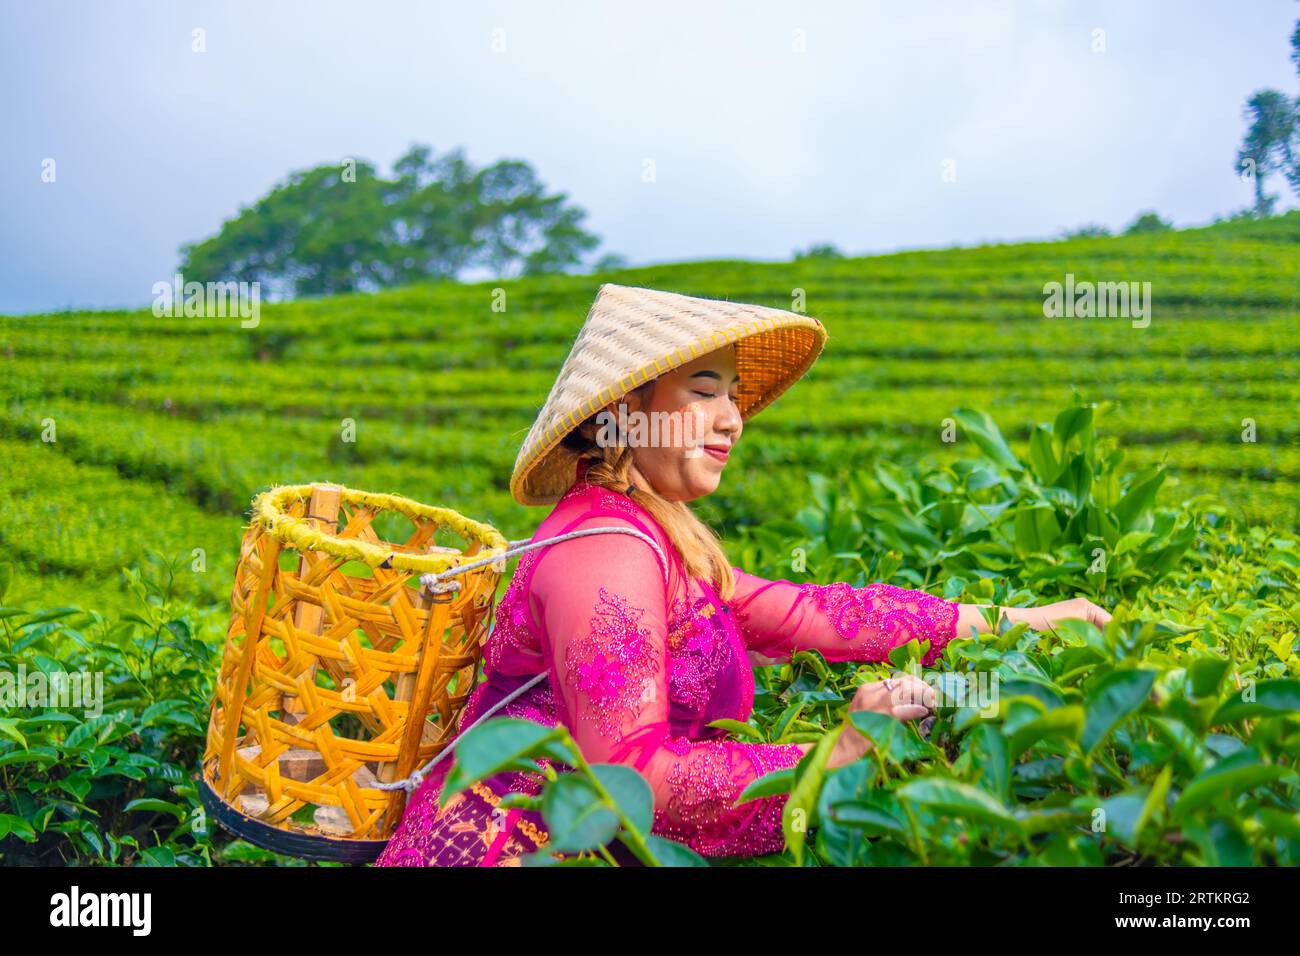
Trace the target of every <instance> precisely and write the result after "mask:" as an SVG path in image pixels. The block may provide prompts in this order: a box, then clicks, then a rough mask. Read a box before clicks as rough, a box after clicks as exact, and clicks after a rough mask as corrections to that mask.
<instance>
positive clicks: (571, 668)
mask: <svg viewBox="0 0 1300 956" xmlns="http://www.w3.org/2000/svg"><path fill="white" fill-rule="evenodd" d="M619 524H626V525H627V526H630V527H635V528H637V529H638V530H642V531H648V529H647V528H646V526H645V525H643V524H642V523H641V522H640V521H637V520H635V519H628V520H627V521H626V522H624V521H623V519H621V518H618V517H612V516H601V517H595V518H589V519H587V520H585V521H583V522H582V523H581V525H580V526H582V527H595V526H614V525H619ZM657 540H660V541H661V542H662V541H663V539H662V538H657ZM664 544H665V545H666V542H664ZM665 552H666V553H671V552H670V551H669V550H668V549H667V547H665ZM532 593H533V595H534V598H535V601H536V612H535V619H536V620H537V622H539V623H540V624H541V625H542V627H541V631H542V633H543V640H542V644H543V652H544V654H545V655H546V658H547V663H548V667H549V668H550V671H551V678H552V681H553V683H554V686H555V687H556V689H557V695H556V697H557V700H556V703H557V711H558V713H559V715H560V718H561V719H562V720H563V722H564V723H565V725H566V726H567V727H568V728H569V730H570V732H571V733H572V734H573V736H574V738H575V740H576V741H577V743H578V746H579V747H580V748H581V750H582V753H583V756H584V757H585V758H586V759H587V760H588V761H590V762H593V763H623V764H627V765H629V766H633V767H635V768H636V769H637V770H639V771H640V772H641V774H642V775H643V776H644V777H645V779H646V780H647V782H648V783H649V784H650V787H651V790H652V791H653V793H654V806H655V810H654V825H653V827H652V832H653V833H656V834H658V835H661V836H665V837H669V838H671V839H675V840H677V841H679V842H682V843H685V844H687V845H688V846H690V847H691V848H692V849H694V850H695V851H696V852H698V853H700V854H702V855H705V856H751V855H758V854H762V853H771V852H778V851H780V850H781V849H782V848H783V847H784V845H785V840H784V836H783V834H782V830H781V811H782V808H783V806H784V804H785V801H786V799H787V797H786V795H784V794H781V795H775V796H770V797H763V798H760V799H758V800H753V801H748V802H746V803H743V804H740V805H738V806H735V805H734V804H735V800H736V797H738V796H739V795H740V793H741V791H742V790H744V788H745V787H746V786H747V785H748V784H749V783H750V782H752V781H753V780H755V779H756V778H758V777H760V776H762V775H764V774H766V773H768V772H769V771H772V770H776V769H780V768H785V767H793V766H794V765H795V764H796V763H798V761H799V759H800V758H801V757H802V756H803V751H802V750H801V748H799V747H798V746H796V745H793V744H754V743H749V742H744V741H733V740H728V739H709V740H693V739H689V738H686V737H682V736H676V735H674V734H673V733H672V732H671V729H670V725H669V693H668V666H667V658H666V654H667V624H666V618H667V606H668V600H667V597H668V595H667V585H666V583H665V574H664V570H663V568H662V566H661V564H660V562H659V559H658V557H657V556H656V554H655V552H654V551H653V550H652V549H651V548H650V546H649V545H648V544H646V543H645V542H644V541H641V540H638V539H636V538H633V537H631V536H629V535H619V534H607V535H597V536H591V537H586V538H576V539H572V540H570V541H566V542H565V543H564V544H563V546H560V547H556V548H553V549H550V550H549V551H547V552H545V557H543V558H542V559H541V560H540V561H539V563H538V565H537V569H536V571H535V575H534V578H533V588H532ZM742 666H747V665H744V664H743V662H742Z"/></svg>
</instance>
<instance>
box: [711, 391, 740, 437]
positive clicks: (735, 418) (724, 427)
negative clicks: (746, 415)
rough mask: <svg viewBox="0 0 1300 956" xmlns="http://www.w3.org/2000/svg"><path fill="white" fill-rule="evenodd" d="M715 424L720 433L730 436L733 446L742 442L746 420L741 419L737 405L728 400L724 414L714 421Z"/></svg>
mask: <svg viewBox="0 0 1300 956" xmlns="http://www.w3.org/2000/svg"><path fill="white" fill-rule="evenodd" d="M713 424H714V427H715V428H716V429H717V430H718V431H720V432H722V433H724V434H726V435H730V436H731V441H732V444H735V443H736V442H737V441H739V440H740V433H741V431H742V430H743V429H744V427H745V420H744V419H743V418H741V417H740V409H739V408H737V407H736V403H735V402H732V401H730V400H728V401H727V402H726V407H725V408H724V409H723V411H722V414H720V415H719V416H718V417H717V418H716V419H715V420H714V423H713Z"/></svg>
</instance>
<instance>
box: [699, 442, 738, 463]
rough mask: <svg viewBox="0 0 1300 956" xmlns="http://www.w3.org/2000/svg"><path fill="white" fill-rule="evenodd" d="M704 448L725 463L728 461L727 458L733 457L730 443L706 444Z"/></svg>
mask: <svg viewBox="0 0 1300 956" xmlns="http://www.w3.org/2000/svg"><path fill="white" fill-rule="evenodd" d="M704 450H705V451H706V452H708V453H709V454H710V455H712V456H713V457H714V458H716V459H718V461H720V462H722V463H723V464H724V465H725V464H726V463H727V459H728V458H729V457H731V448H730V446H728V445H705V446H704Z"/></svg>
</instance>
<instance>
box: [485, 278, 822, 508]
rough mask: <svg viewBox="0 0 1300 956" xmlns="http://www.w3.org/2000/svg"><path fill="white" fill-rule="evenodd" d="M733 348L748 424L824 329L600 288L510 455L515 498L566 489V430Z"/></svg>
mask: <svg viewBox="0 0 1300 956" xmlns="http://www.w3.org/2000/svg"><path fill="white" fill-rule="evenodd" d="M733 342H734V343H737V345H736V364H737V370H738V371H739V373H740V395H739V399H738V402H739V406H740V414H741V417H742V418H745V419H748V418H749V417H750V416H752V415H754V414H756V413H757V412H758V411H759V410H760V409H763V408H766V407H767V406H768V405H770V404H771V403H772V402H773V401H774V400H775V399H776V397H777V396H778V395H780V394H781V393H782V392H784V391H785V390H786V389H787V388H789V387H790V386H791V385H793V384H794V382H795V381H796V380H797V379H798V378H799V377H800V376H801V375H803V373H804V372H806V371H808V368H809V367H810V366H811V365H812V364H813V362H814V361H815V360H816V358H817V356H818V355H819V354H820V353H821V350H822V346H823V345H824V344H825V342H826V330H825V328H823V327H822V324H821V322H819V321H818V320H817V319H814V318H812V317H810V316H807V315H800V314H799V313H797V312H786V311H783V310H781V309H771V308H768V307H766V306H761V305H745V304H743V303H740V302H726V301H722V300H719V299H700V298H696V297H694V296H689V295H679V294H677V293H675V292H660V291H657V290H655V289H642V288H638V287H635V286H622V285H614V284H613V283H609V282H607V283H605V284H604V285H602V286H601V287H600V291H599V292H597V293H596V301H595V302H594V303H593V304H592V306H591V311H590V312H588V313H587V321H586V322H585V323H584V324H583V326H582V328H581V329H580V330H579V332H578V337H577V339H576V340H575V341H574V343H573V348H572V349H571V350H570V351H569V357H568V358H566V359H565V360H564V365H563V366H562V367H561V368H560V374H559V375H558V376H557V377H556V379H555V384H554V385H553V386H552V387H551V394H550V395H549V396H548V397H547V399H546V404H545V405H543V406H542V410H541V412H540V413H538V415H537V420H536V421H535V422H533V427H532V429H531V430H530V431H529V432H528V437H527V438H526V439H525V440H524V444H523V447H522V448H520V449H519V457H518V458H517V459H516V461H515V470H514V474H513V475H511V478H510V492H511V494H513V495H514V497H515V500H516V501H518V502H520V503H521V504H526V505H541V504H549V503H550V502H553V501H557V500H559V498H560V497H561V496H562V495H563V494H564V493H565V491H567V490H568V489H569V487H570V486H571V485H572V484H573V480H574V475H575V466H576V463H577V455H576V454H575V453H574V452H572V451H570V450H569V449H567V448H565V447H563V446H562V445H561V444H560V442H561V441H562V440H563V439H564V437H565V436H566V435H567V434H569V432H571V431H573V429H575V428H577V427H578V426H579V425H581V424H582V423H583V422H584V421H586V420H587V419H588V418H590V417H591V416H592V415H595V414H596V413H597V412H598V411H600V409H602V408H604V407H605V406H606V405H608V404H610V403H611V402H616V401H618V400H619V399H620V398H622V397H623V396H624V395H626V394H627V393H628V392H630V391H632V389H634V388H636V387H638V386H640V385H644V384H645V383H646V382H648V381H650V380H651V379H653V378H655V377H656V376H659V375H662V374H663V373H664V372H667V371H670V370H671V369H674V368H677V367H678V366H680V365H685V364H686V363H687V362H691V361H694V360H695V359H697V358H699V357H700V356H701V355H704V354H706V353H708V352H712V351H714V350H715V349H720V348H723V347H724V346H727V345H729V344H731V343H733Z"/></svg>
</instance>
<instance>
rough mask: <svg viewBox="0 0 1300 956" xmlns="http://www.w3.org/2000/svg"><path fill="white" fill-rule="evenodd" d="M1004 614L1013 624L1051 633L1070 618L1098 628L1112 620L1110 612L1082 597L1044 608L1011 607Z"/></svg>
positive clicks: (1046, 605)
mask: <svg viewBox="0 0 1300 956" xmlns="http://www.w3.org/2000/svg"><path fill="white" fill-rule="evenodd" d="M1003 614H1005V615H1006V617H1007V619H1008V620H1009V621H1011V623H1012V624H1019V623H1021V622H1024V623H1025V624H1028V625H1029V626H1030V627H1032V628H1033V629H1034V630H1035V631H1050V630H1052V625H1053V624H1055V623H1056V622H1057V621H1064V620H1066V619H1068V618H1078V619H1079V620H1083V621H1087V622H1088V623H1089V624H1095V625H1097V627H1105V626H1106V622H1108V621H1109V620H1110V618H1111V615H1110V612H1109V611H1107V610H1106V609H1105V608H1102V607H1098V606H1097V605H1096V604H1093V603H1092V602H1091V601H1089V600H1088V599H1087V598H1081V597H1079V598H1071V599H1070V600H1068V601H1057V602H1056V603H1055V604H1044V605H1043V606H1042V607H1009V608H1005V609H1004V610H1003Z"/></svg>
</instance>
